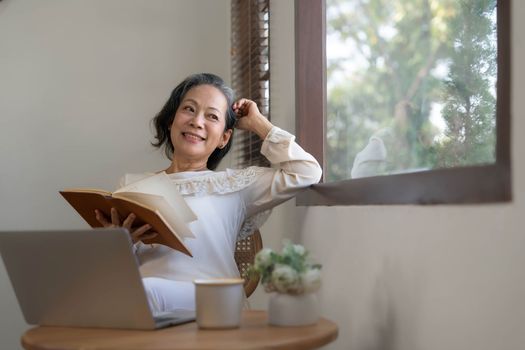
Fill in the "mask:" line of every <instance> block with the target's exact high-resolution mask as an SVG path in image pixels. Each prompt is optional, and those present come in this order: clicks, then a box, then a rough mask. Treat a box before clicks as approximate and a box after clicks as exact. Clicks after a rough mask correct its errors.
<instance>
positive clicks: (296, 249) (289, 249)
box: [283, 243, 306, 256]
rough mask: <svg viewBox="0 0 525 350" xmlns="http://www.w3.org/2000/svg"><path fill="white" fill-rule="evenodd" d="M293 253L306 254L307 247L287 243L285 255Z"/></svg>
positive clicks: (284, 249)
mask: <svg viewBox="0 0 525 350" xmlns="http://www.w3.org/2000/svg"><path fill="white" fill-rule="evenodd" d="M292 254H297V255H299V256H304V255H305V254H306V249H304V247H303V246H302V245H300V244H291V243H287V244H286V245H285V246H284V248H283V255H292Z"/></svg>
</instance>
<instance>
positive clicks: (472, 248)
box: [257, 0, 525, 350]
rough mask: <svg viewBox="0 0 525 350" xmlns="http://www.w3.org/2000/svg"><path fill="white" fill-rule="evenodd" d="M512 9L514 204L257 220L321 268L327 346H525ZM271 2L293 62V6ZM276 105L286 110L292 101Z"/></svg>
mask: <svg viewBox="0 0 525 350" xmlns="http://www.w3.org/2000/svg"><path fill="white" fill-rule="evenodd" d="M279 3H280V4H279ZM274 5H275V6H274ZM512 6H513V9H512V16H513V25H512V26H513V29H512V33H513V35H512V46H513V62H514V64H513V68H512V69H513V71H512V79H513V82H512V84H513V85H512V101H513V102H512V116H513V118H512V128H513V139H512V152H513V193H514V201H513V202H512V203H510V204H493V205H478V206H426V207H420V206H369V207H359V206H353V207H310V208H291V207H289V206H288V207H283V208H282V209H279V210H277V211H276V212H275V214H277V215H276V217H274V218H272V219H271V221H270V222H269V223H268V224H267V225H265V226H264V227H263V232H271V233H272V234H273V232H274V231H275V232H278V233H279V234H282V235H286V234H288V233H290V232H291V233H292V235H297V233H299V236H300V240H301V241H302V242H303V243H304V244H305V245H306V246H307V248H309V249H310V250H311V252H312V255H313V256H314V257H316V258H317V259H318V260H320V262H321V263H322V264H323V265H324V266H323V277H324V286H323V288H322V292H321V301H322V308H323V312H324V315H325V316H326V317H328V318H330V319H332V320H334V321H336V322H337V323H338V325H339V327H340V334H339V339H338V340H337V341H336V342H335V343H333V344H332V345H329V346H327V349H355V350H379V349H381V350H383V349H399V350H416V349H425V350H433V349H436V350H437V349H447V350H455V349H457V350H464V349H478V350H489V349H490V350H493V349H498V350H503V349H505V350H506V349H508V350H516V349H523V348H524V346H525V345H524V344H525V302H524V300H525V272H524V271H525V229H524V226H525V220H524V214H525V156H524V154H525V139H524V138H523V137H521V135H523V134H524V133H525V121H524V118H523V117H524V116H523V114H524V111H525V99H524V98H523V95H524V91H525V68H523V65H521V64H520V63H521V62H523V61H525V42H524V38H523V35H522V33H524V32H525V24H524V22H523V21H522V20H521V18H523V17H524V16H525V3H523V2H521V1H517V0H515V1H513V4H512ZM276 7H278V8H279V10H280V11H286V12H287V14H283V13H279V15H278V16H277V17H278V18H279V21H284V22H280V23H279V24H278V25H274V26H273V27H272V40H277V41H282V40H289V42H288V45H279V46H274V45H272V51H271V52H272V69H273V67H274V66H273V65H274V64H277V67H278V69H280V68H279V67H280V65H281V64H282V63H283V62H291V64H293V60H290V57H293V54H294V45H293V19H294V16H293V6H292V5H291V4H290V3H288V4H285V3H284V2H280V1H273V2H272V16H273V15H274V11H275V10H276ZM273 18H274V19H275V17H273ZM273 24H274V23H272V25H273ZM276 27H277V28H280V29H277V30H275V29H276ZM281 30H282V32H281ZM290 31H292V33H290ZM283 37H285V38H287V39H283ZM290 68H293V67H289V69H288V70H280V71H279V74H278V77H275V74H274V71H273V70H272V77H275V79H279V80H280V84H281V85H279V86H275V85H272V88H273V89H274V91H275V90H279V89H280V86H283V84H284V86H285V87H287V86H288V80H290V79H292V80H293V78H294V77H293V74H294V71H293V69H290ZM272 83H275V81H272ZM286 89H287V88H285V90H286ZM272 97H275V95H272ZM279 97H280V96H277V97H276V98H279ZM279 102H280V103H281V104H280V108H281V109H283V110H286V109H289V110H292V108H293V104H294V100H293V98H290V100H289V101H285V102H283V101H282V100H280V101H279ZM286 105H287V106H288V107H286ZM275 114H276V112H275V111H273V116H274V117H275ZM287 218H288V220H287ZM279 221H280V222H279ZM290 222H295V224H292V225H290ZM280 225H282V226H280ZM270 244H274V241H272V242H270ZM258 292H259V294H258V295H257V297H258V298H259V299H257V303H260V304H264V303H265V301H266V296H265V295H261V294H260V291H258Z"/></svg>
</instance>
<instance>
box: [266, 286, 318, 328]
mask: <svg viewBox="0 0 525 350" xmlns="http://www.w3.org/2000/svg"><path fill="white" fill-rule="evenodd" d="M318 320H319V301H318V299H317V294H315V293H307V294H300V295H291V294H281V293H273V294H272V295H271V296H270V303H269V306H268V323H269V324H271V325H274V326H306V325H311V324H314V323H316V322H317V321H318Z"/></svg>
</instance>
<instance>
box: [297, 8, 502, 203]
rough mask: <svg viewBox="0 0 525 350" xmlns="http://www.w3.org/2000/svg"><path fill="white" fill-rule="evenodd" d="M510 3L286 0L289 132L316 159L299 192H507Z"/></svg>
mask: <svg viewBox="0 0 525 350" xmlns="http://www.w3.org/2000/svg"><path fill="white" fill-rule="evenodd" d="M509 12H510V1H505V0H498V1H496V0H464V1H452V0H395V1H381V0H376V1H358V0H352V1H344V0H327V1H323V0H305V1H303V0H301V1H296V50H297V51H296V74H297V84H296V89H297V90H296V93H297V95H296V98H297V108H296V115H297V116H298V117H297V130H298V132H297V134H298V135H297V136H298V138H299V141H300V142H301V145H303V147H305V149H307V150H308V151H310V152H311V153H313V154H314V155H315V156H316V158H317V159H318V160H320V161H321V163H322V164H323V168H324V170H325V172H324V180H325V183H323V184H319V185H316V186H314V187H313V189H312V190H309V191H307V192H306V193H305V194H304V195H302V196H301V197H300V198H299V200H298V203H299V204H306V205H316V204H320V205H338V204H402V203H418V204H433V203H481V202H499V201H508V200H510V198H511V190H510V35H509V34H510V15H509ZM321 116H322V117H321Z"/></svg>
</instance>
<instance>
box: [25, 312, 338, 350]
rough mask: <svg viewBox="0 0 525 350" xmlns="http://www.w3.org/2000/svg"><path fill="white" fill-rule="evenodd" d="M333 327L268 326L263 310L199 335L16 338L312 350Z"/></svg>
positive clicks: (39, 345) (103, 345)
mask: <svg viewBox="0 0 525 350" xmlns="http://www.w3.org/2000/svg"><path fill="white" fill-rule="evenodd" d="M337 333H338V330H337V325H336V324H335V323H333V322H332V321H329V320H327V319H324V318H321V319H320V320H319V322H318V323H317V324H316V325H313V326H304V327H274V326H269V325H268V324H267V314H266V312H265V311H254V310H248V311H244V312H243V317H242V322H241V327H240V328H237V329H228V330H200V329H198V327H197V324H196V323H195V322H192V323H188V324H184V325H179V326H176V327H169V328H165V329H161V330H157V331H133V330H117V329H96V328H73V327H35V328H32V329H30V330H28V331H27V332H25V333H24V334H23V335H22V345H23V346H24V348H25V349H28V350H37V349H38V350H44V349H45V350H73V349H90V350H95V349H105V350H110V349H122V350H123V349H126V350H134V349H148V350H156V349H164V350H166V349H173V350H176V349H186V350H189V349H203V350H204V349H246V350H248V349H287V350H288V349H289V350H293V349H315V348H318V347H321V346H323V345H325V344H328V343H330V342H331V341H333V340H335V339H336V338H337Z"/></svg>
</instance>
